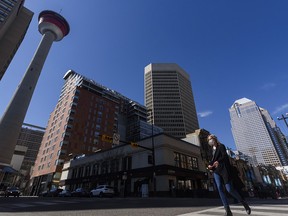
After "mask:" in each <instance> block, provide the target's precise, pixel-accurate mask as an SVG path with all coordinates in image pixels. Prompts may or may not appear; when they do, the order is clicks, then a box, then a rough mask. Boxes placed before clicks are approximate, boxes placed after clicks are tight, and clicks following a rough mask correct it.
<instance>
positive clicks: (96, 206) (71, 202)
mask: <svg viewBox="0 0 288 216" xmlns="http://www.w3.org/2000/svg"><path fill="white" fill-rule="evenodd" d="M249 203H250V204H251V209H252V214H251V215H261V216H268V215H269V216H284V215H285V216H287V212H288V199H280V200H272V199H267V200H259V199H251V200H249ZM231 209H232V211H233V215H234V216H243V215H246V212H245V211H244V209H243V207H242V206H241V205H238V204H235V205H231ZM12 215H13V216H14V215H15V216H36V215H40V216H56V215H57V216H62V215H63V216H64V215H65V216H70V215H71V216H92V215H93V216H94V215H96V216H98V215H101V216H114V215H115V216H154V215H155V216H162V215H163V216H208V215H209V216H219V215H224V209H223V207H221V203H220V200H219V199H195V198H46V197H45V198H43V197H41V198H40V197H39V198H38V197H20V198H17V197H15V198H14V197H9V198H4V197H1V198H0V216H12Z"/></svg>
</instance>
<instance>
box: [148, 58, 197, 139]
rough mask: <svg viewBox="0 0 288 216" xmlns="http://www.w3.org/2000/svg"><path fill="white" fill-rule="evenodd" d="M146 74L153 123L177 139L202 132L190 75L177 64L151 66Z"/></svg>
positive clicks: (150, 118) (149, 107) (150, 120)
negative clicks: (196, 131) (198, 130)
mask: <svg viewBox="0 0 288 216" xmlns="http://www.w3.org/2000/svg"><path fill="white" fill-rule="evenodd" d="M144 73H145V79H144V82H145V106H146V107H147V109H148V110H149V111H151V112H149V113H148V115H149V122H150V123H152V124H155V125H157V126H159V127H161V128H163V130H164V133H167V134H170V135H171V136H174V137H177V138H184V137H186V135H187V134H189V133H193V132H194V131H195V130H197V129H199V124H198V118H197V113H196V107H195V102H194V97H193V93H192V86H191V82H190V77H189V75H188V73H186V72H185V71H184V70H183V69H182V68H181V67H179V66H178V65H177V64H173V63H157V64H155V63H152V64H149V65H147V66H146V67H145V70H144Z"/></svg>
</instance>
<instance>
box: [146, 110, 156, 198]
mask: <svg viewBox="0 0 288 216" xmlns="http://www.w3.org/2000/svg"><path fill="white" fill-rule="evenodd" d="M148 112H149V116H150V123H151V130H152V164H153V176H152V180H153V195H154V196H155V193H156V178H155V175H156V173H155V145H154V116H153V115H152V114H153V110H152V109H149V110H148ZM152 116H153V119H152Z"/></svg>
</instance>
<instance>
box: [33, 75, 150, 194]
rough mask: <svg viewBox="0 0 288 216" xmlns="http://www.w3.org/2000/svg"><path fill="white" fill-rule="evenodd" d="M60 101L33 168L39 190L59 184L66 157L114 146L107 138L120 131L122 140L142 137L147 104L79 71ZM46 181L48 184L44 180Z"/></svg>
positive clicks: (69, 78)
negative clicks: (140, 102)
mask: <svg viewBox="0 0 288 216" xmlns="http://www.w3.org/2000/svg"><path fill="white" fill-rule="evenodd" d="M64 79H65V84H64V86H63V88H62V91H61V94H60V97H59V100H58V103H57V105H56V107H55V109H54V111H53V112H52V113H51V115H50V118H49V121H48V124H47V128H46V132H45V134H44V137H43V140H42V143H41V147H40V150H39V153H38V156H37V159H36V163H35V167H34V170H33V176H32V177H34V186H35V189H34V191H36V194H37V193H38V192H41V191H42V190H43V189H47V188H50V187H51V186H53V185H55V186H58V183H59V179H60V177H61V172H62V167H63V164H64V162H65V161H66V160H70V159H71V158H72V157H77V155H78V156H79V155H83V154H85V155H88V154H93V153H94V152H97V151H101V150H105V149H109V148H112V147H113V144H112V142H109V140H106V139H103V136H102V135H105V137H113V135H115V134H117V135H118V134H119V135H120V143H119V144H123V143H122V141H125V142H128V141H135V140H137V139H139V138H141V134H140V128H139V127H140V126H141V125H142V124H141V123H137V122H141V121H143V122H146V120H147V111H146V107H145V106H143V105H140V104H139V103H137V102H135V101H132V100H131V99H129V98H127V97H125V96H123V95H122V94H120V93H118V92H116V91H114V90H111V89H109V88H107V87H104V86H103V85H101V84H98V83H96V82H95V81H93V80H91V79H88V78H86V77H84V76H82V75H80V74H78V73H76V72H75V71H72V70H69V71H68V72H67V73H66V74H65V75H64ZM41 182H46V184H45V185H44V184H41Z"/></svg>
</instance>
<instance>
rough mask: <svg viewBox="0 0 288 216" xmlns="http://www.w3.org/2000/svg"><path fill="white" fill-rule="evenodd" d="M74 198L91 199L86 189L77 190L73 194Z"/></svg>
mask: <svg viewBox="0 0 288 216" xmlns="http://www.w3.org/2000/svg"><path fill="white" fill-rule="evenodd" d="M71 195H72V197H89V191H88V190H87V189H85V188H77V189H76V190H75V191H72V192H71Z"/></svg>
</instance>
